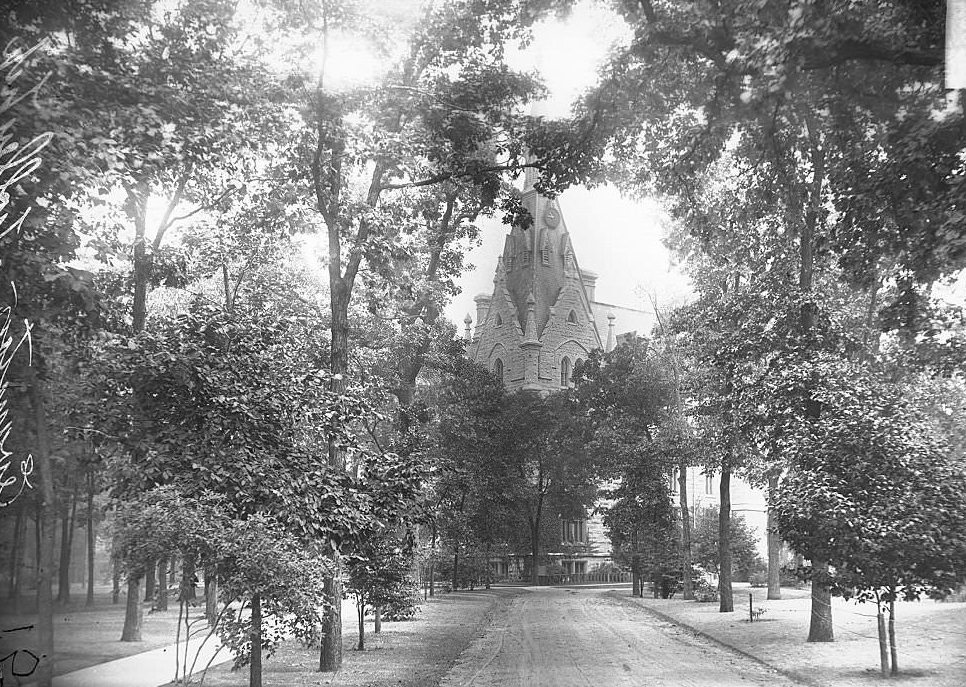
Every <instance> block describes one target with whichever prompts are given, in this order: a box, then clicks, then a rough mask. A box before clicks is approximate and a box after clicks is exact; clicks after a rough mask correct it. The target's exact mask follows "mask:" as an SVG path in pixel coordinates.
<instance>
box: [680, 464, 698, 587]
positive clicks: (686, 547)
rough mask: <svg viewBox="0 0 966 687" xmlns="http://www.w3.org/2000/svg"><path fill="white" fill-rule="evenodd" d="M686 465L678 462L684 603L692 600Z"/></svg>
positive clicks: (691, 562) (689, 515)
mask: <svg viewBox="0 0 966 687" xmlns="http://www.w3.org/2000/svg"><path fill="white" fill-rule="evenodd" d="M687 469H688V466H687V463H685V462H684V461H683V460H681V461H679V462H678V504H679V505H680V508H681V574H682V575H683V578H682V584H683V586H684V589H683V590H682V592H683V594H684V600H685V601H693V600H694V583H693V582H694V581H693V580H692V579H691V575H692V572H691V570H692V567H693V565H694V559H693V558H692V556H691V511H690V510H688V475H687Z"/></svg>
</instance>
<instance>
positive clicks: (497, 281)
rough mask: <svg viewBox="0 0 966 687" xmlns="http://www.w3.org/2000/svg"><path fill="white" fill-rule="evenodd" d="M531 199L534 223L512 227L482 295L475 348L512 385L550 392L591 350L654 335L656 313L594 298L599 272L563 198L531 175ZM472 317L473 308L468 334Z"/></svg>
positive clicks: (527, 196)
mask: <svg viewBox="0 0 966 687" xmlns="http://www.w3.org/2000/svg"><path fill="white" fill-rule="evenodd" d="M523 202H524V204H525V206H526V208H527V210H529V211H530V214H531V215H532V216H533V220H534V221H533V225H532V226H531V227H529V228H527V229H523V228H521V227H518V226H517V227H513V228H512V229H511V230H510V232H509V234H508V235H507V237H506V242H505V245H504V249H503V255H502V256H500V258H499V259H498V261H497V266H496V273H495V275H494V278H493V293H492V294H489V295H488V294H481V295H479V296H477V297H476V299H475V300H476V328H475V331H474V332H473V334H472V338H471V339H470V344H469V346H468V355H469V357H470V358H471V359H472V360H474V361H476V362H478V363H480V364H482V365H485V366H486V367H487V369H489V370H496V369H501V368H502V370H503V381H504V383H505V384H506V386H507V388H508V389H509V390H511V391H515V390H518V389H529V390H533V391H542V392H550V391H555V390H557V389H560V388H562V387H564V386H566V385H567V383H568V382H569V378H570V373H571V372H572V371H573V369H574V367H575V365H576V364H577V362H578V361H582V360H586V358H587V356H588V355H589V354H590V352H591V351H593V350H595V349H599V348H606V349H607V350H610V349H612V348H613V347H614V346H615V344H616V340H617V336H619V335H620V334H622V333H627V332H631V331H637V332H638V333H640V334H646V333H647V329H646V327H647V326H648V322H649V317H648V314H647V313H645V312H644V311H641V310H635V309H633V308H622V307H618V306H614V305H610V304H606V303H599V302H596V301H595V300H594V295H595V290H596V285H597V275H596V274H595V273H594V272H591V271H589V270H585V269H581V267H580V265H579V262H578V261H577V256H576V255H575V254H574V249H573V244H572V243H571V241H570V233H569V231H568V229H567V223H566V221H565V219H564V217H563V215H562V213H561V211H560V205H559V203H558V202H557V201H556V200H554V199H550V198H547V197H545V196H542V195H540V194H539V193H537V192H536V191H535V190H534V189H533V186H532V180H531V179H530V178H529V177H528V189H527V190H526V191H525V192H524V195H523ZM471 322H472V318H471V317H470V316H469V315H467V320H466V321H465V324H466V330H467V335H468V336H469V332H470V324H471Z"/></svg>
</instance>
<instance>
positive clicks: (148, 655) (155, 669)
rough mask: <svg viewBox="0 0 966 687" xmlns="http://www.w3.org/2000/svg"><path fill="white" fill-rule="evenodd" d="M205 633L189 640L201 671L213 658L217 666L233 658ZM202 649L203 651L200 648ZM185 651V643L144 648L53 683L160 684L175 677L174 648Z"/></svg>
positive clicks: (102, 686)
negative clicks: (206, 637) (145, 649)
mask: <svg viewBox="0 0 966 687" xmlns="http://www.w3.org/2000/svg"><path fill="white" fill-rule="evenodd" d="M203 640H204V637H203V636H202V637H200V638H192V639H191V641H190V642H189V643H188V665H189V668H190V666H191V663H192V662H193V661H195V655H196V654H197V656H198V659H197V661H196V662H195V663H194V665H195V672H196V673H200V672H201V671H203V670H204V669H205V666H206V665H208V661H211V665H212V666H215V665H218V664H220V663H224V662H226V661H229V660H231V657H232V656H231V652H229V651H228V650H227V649H226V650H223V651H222V650H221V642H219V641H218V637H217V636H212V637H211V638H210V639H208V641H207V642H204V641H203ZM199 650H200V651H199ZM176 651H177V652H178V654H180V656H181V660H182V662H183V661H184V655H185V644H184V642H182V643H181V644H180V645H178V646H175V645H174V644H172V645H171V646H166V647H162V648H160V649H154V650H152V651H145V652H143V653H140V654H135V655H133V656H127V657H126V658H119V659H117V660H114V661H108V662H107V663H100V664H98V665H96V666H91V667H90V668H83V669H82V670H75V671H74V672H72V673H66V674H64V675H59V676H57V677H55V678H54V682H53V684H54V687H158V686H159V685H165V684H167V683H168V682H170V681H172V680H173V679H174V676H175V668H176V666H177V660H176V656H177V655H178V654H176V653H175V652H176ZM182 670H183V668H182Z"/></svg>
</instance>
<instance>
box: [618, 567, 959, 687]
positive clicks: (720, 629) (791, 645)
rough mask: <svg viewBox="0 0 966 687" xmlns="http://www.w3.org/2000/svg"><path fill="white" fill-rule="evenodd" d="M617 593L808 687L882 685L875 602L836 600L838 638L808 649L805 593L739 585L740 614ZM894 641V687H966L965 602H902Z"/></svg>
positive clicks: (710, 606) (715, 606) (891, 682)
mask: <svg viewBox="0 0 966 687" xmlns="http://www.w3.org/2000/svg"><path fill="white" fill-rule="evenodd" d="M749 592H751V593H752V594H753V595H754V602H753V606H754V608H755V609H758V608H764V609H765V613H764V614H763V615H762V616H761V618H760V620H757V621H755V622H753V623H751V622H749V621H748V615H749V614H748V594H749ZM613 595H614V596H615V597H617V598H620V599H621V600H622V601H623V602H625V603H631V604H636V605H639V606H642V607H643V608H645V609H646V610H648V611H649V612H651V613H652V614H654V615H657V616H658V617H661V618H663V619H664V620H668V621H671V622H673V623H676V624H678V625H682V626H684V627H686V628H688V629H690V630H692V631H694V632H696V633H698V634H702V635H704V636H706V637H709V638H710V639H712V640H714V641H716V642H718V643H720V644H724V645H726V646H728V647H730V648H732V649H734V650H736V651H738V652H739V653H741V654H743V655H745V656H747V657H748V658H749V660H756V661H759V662H761V663H764V664H766V665H768V666H770V667H772V668H775V669H776V670H778V671H779V672H782V673H784V674H785V675H787V676H788V677H791V678H793V679H795V680H798V681H799V682H801V683H802V684H805V685H812V686H813V687H870V685H874V684H877V683H878V681H879V676H880V673H879V645H878V639H877V635H876V618H875V606H874V605H870V604H856V603H853V602H847V601H843V600H842V599H839V598H835V599H833V601H832V619H833V623H834V631H835V641H834V642H832V643H812V644H809V643H808V642H806V641H805V639H806V637H807V635H808V619H809V613H810V599H809V592H808V591H807V590H798V589H783V590H782V596H783V598H782V599H781V600H779V601H767V600H766V599H765V597H766V591H765V590H764V589H751V588H748V587H747V586H745V587H744V588H742V587H736V590H735V612H734V613H719V612H718V604H717V602H715V603H697V602H695V601H683V600H681V599H654V598H643V599H641V598H634V597H631V596H630V595H628V594H626V593H624V592H614V593H613ZM896 639H897V645H898V650H899V670H900V675H899V676H897V678H894V679H890V680H889V685H890V687H893V686H895V687H927V686H928V687H961V686H962V685H966V603H937V602H934V601H928V600H927V601H921V602H904V603H899V604H897V605H896Z"/></svg>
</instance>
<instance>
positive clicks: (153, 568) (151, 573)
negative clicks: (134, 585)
mask: <svg viewBox="0 0 966 687" xmlns="http://www.w3.org/2000/svg"><path fill="white" fill-rule="evenodd" d="M157 566H158V563H157V561H151V562H150V563H148V571H147V574H145V576H144V600H145V601H151V602H153V601H154V594H155V591H156V589H155V588H156V587H157V586H158V585H157ZM152 605H153V603H152Z"/></svg>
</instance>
